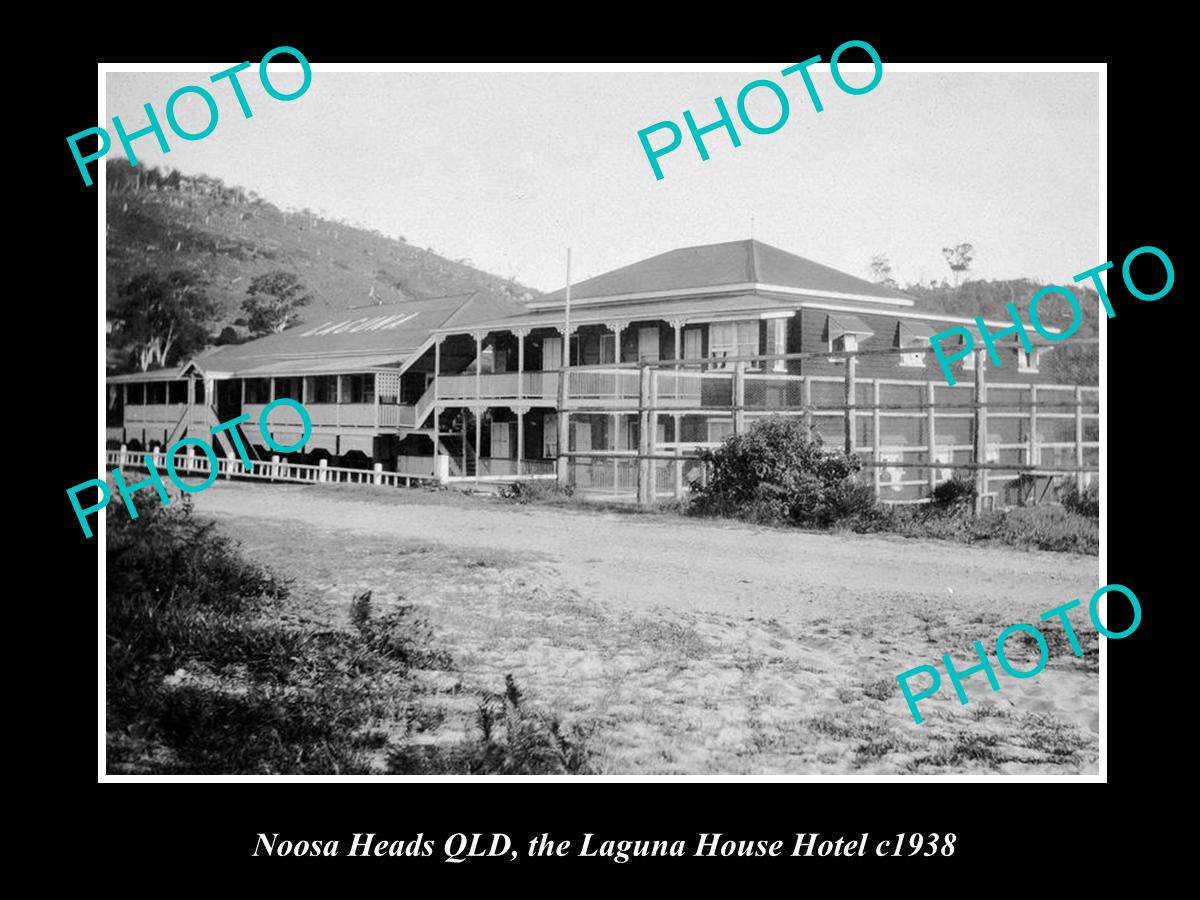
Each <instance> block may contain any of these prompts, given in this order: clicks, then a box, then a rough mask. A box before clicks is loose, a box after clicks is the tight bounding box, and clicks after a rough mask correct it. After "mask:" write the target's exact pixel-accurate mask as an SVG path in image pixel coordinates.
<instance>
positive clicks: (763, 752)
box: [194, 482, 1099, 774]
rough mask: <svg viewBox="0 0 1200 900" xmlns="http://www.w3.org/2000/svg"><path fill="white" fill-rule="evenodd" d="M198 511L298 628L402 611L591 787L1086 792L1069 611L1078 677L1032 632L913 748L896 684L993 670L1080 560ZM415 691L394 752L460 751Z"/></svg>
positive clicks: (544, 514) (1065, 591) (861, 543)
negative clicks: (576, 740)
mask: <svg viewBox="0 0 1200 900" xmlns="http://www.w3.org/2000/svg"><path fill="white" fill-rule="evenodd" d="M194 502H195V506H196V510H197V512H199V513H201V514H204V515H209V516H212V517H214V518H216V519H217V520H218V521H220V522H221V523H222V527H223V529H224V530H225V531H226V532H227V533H230V534H231V535H233V536H234V537H236V538H237V539H238V540H240V541H241V542H242V544H243V546H244V548H245V550H246V552H247V553H248V554H249V555H250V556H252V557H254V558H256V559H258V560H259V561H261V562H263V563H266V564H267V565H269V566H271V567H272V568H273V569H275V570H276V571H277V572H280V573H281V574H284V575H286V576H288V577H291V578H293V579H294V580H295V587H294V596H293V598H292V600H291V601H290V602H291V603H292V604H293V605H294V611H295V615H296V616H297V618H300V619H304V620H312V621H317V622H323V623H334V624H344V623H345V622H346V620H347V608H348V603H349V599H350V597H351V596H352V595H353V594H354V593H355V592H356V591H359V590H363V589H366V588H370V589H372V590H373V591H375V596H376V597H377V598H396V597H403V598H404V600H405V601H406V602H410V603H415V604H417V605H418V606H419V607H420V609H421V610H422V612H423V613H424V614H425V615H426V616H427V617H428V618H429V620H430V622H431V623H432V624H433V625H434V627H435V629H436V631H437V634H438V635H439V639H440V640H441V641H442V642H443V645H444V647H445V649H447V650H449V652H450V653H451V654H453V656H454V658H455V662H456V665H457V668H458V669H459V670H460V673H461V676H460V678H459V680H461V681H462V682H463V684H464V685H466V686H470V687H472V688H482V689H487V690H500V689H502V688H503V678H504V675H505V674H506V673H512V674H513V675H514V677H515V679H516V681H517V683H518V685H520V687H521V689H522V690H523V691H524V692H525V694H526V696H527V697H528V698H530V699H532V700H534V701H536V702H537V703H539V704H540V705H542V706H544V707H546V708H548V709H551V710H553V711H555V712H557V713H559V714H560V715H561V716H562V717H563V719H564V721H567V722H571V723H576V724H580V725H582V726H585V727H586V728H587V729H589V730H590V731H591V735H592V736H591V739H590V741H589V746H591V747H593V749H595V750H596V752H597V754H598V760H599V764H600V767H601V768H602V769H603V770H604V771H608V772H614V773H691V774H695V773H752V774H766V773H794V774H818V773H823V772H861V773H863V774H868V773H869V774H903V773H928V774H935V773H942V772H965V771H980V772H993V773H1018V772H1040V773H1047V774H1056V773H1060V774H1071V773H1091V772H1095V771H1096V761H1097V750H1098V747H1097V739H1098V730H1099V717H1098V676H1097V673H1096V661H1097V660H1096V648H1097V644H1096V634H1095V631H1094V629H1093V628H1092V626H1091V624H1090V622H1089V621H1088V619H1087V616H1086V611H1085V612H1084V613H1083V615H1082V616H1080V615H1079V614H1078V611H1076V613H1075V615H1073V617H1072V620H1073V622H1074V624H1075V628H1076V632H1077V633H1078V634H1079V636H1080V639H1081V641H1082V642H1083V644H1084V647H1085V657H1084V658H1083V659H1079V658H1076V657H1073V656H1072V655H1071V653H1070V650H1069V648H1068V647H1067V642H1066V638H1065V635H1064V634H1063V633H1062V632H1061V630H1058V629H1055V628H1050V627H1043V630H1044V631H1045V632H1046V633H1047V638H1048V640H1049V641H1050V646H1051V656H1050V665H1049V666H1048V667H1047V668H1046V669H1045V670H1044V671H1043V672H1042V673H1041V674H1040V675H1038V676H1036V677H1035V678H1031V679H1028V680H1023V681H1018V680H1015V679H1013V678H1011V677H1009V676H1007V675H1005V674H1004V673H1003V672H1000V671H999V668H998V667H997V671H998V673H999V679H1000V685H1001V688H1002V689H1001V690H1000V691H999V692H993V691H991V690H990V688H989V685H988V683H987V681H986V679H985V677H984V676H983V675H982V674H979V675H975V676H973V677H971V678H970V679H968V680H967V681H966V682H965V684H966V690H967V693H968V698H969V700H970V702H969V703H968V704H967V705H966V706H963V705H961V704H960V703H959V702H958V699H957V698H956V697H955V695H954V692H953V688H952V687H951V685H950V683H949V679H948V678H946V677H945V675H944V673H943V685H942V689H941V691H940V692H939V693H938V694H937V695H935V696H934V697H933V698H931V699H929V700H927V701H923V702H922V704H921V711H922V713H923V715H924V716H925V724H923V725H920V726H918V725H916V724H915V723H914V722H913V720H912V717H911V715H910V714H909V712H908V707H907V705H906V704H905V702H904V700H903V698H902V697H901V696H900V693H899V690H898V688H897V685H896V681H895V676H896V674H897V673H899V672H902V671H905V670H907V669H910V668H913V667H915V666H917V665H920V664H922V663H934V662H938V661H939V660H940V657H941V655H942V654H943V653H946V654H950V655H951V656H952V657H953V658H954V659H955V661H957V662H958V663H959V664H960V668H965V667H966V666H968V665H972V664H974V657H973V653H972V651H971V644H972V642H973V641H975V640H977V639H978V640H982V641H983V642H984V645H985V646H988V647H989V648H991V650H992V652H993V653H994V642H995V638H996V636H997V635H998V633H999V632H1000V631H1001V630H1002V629H1003V628H1004V627H1006V626H1007V625H1010V624H1013V623H1016V622H1033V623H1037V621H1038V618H1037V617H1038V615H1039V613H1041V612H1043V611H1045V610H1048V609H1050V608H1052V607H1055V606H1059V605H1061V604H1062V603H1064V602H1066V601H1068V600H1070V599H1073V598H1075V597H1081V596H1082V599H1083V601H1084V604H1085V605H1086V602H1087V598H1088V597H1089V596H1090V594H1091V592H1092V591H1093V590H1094V589H1095V587H1096V585H1097V584H1098V583H1099V580H1098V579H1099V572H1098V564H1097V560H1096V558H1095V557H1085V556H1074V555H1070V554H1061V553H1044V552H1037V551H1021V550H1013V549H1009V548H989V547H969V546H964V545H960V544H953V543H946V542H939V541H918V540H911V539H905V538H893V537H878V536H862V535H850V534H846V535H842V534H835V535H830V534H817V533H807V532H801V531H796V530H791V529H767V528H756V527H752V526H748V525H744V524H741V523H717V522H705V521H697V520H691V519H686V518H681V517H678V516H672V515H662V516H655V515H636V514H627V513H617V512H597V511H590V510H574V509H557V508H548V507H542V506H516V505H513V504H510V503H508V502H505V501H501V500H499V499H495V498H483V497H461V496H458V495H453V496H448V495H447V494H444V493H430V492H423V491H396V492H384V491H380V490H378V489H372V488H367V487H362V488H360V487H353V486H337V487H334V486H322V487H316V486H299V485H257V484H246V483H235V484H229V483H225V482H221V483H218V484H215V485H214V486H213V487H211V488H210V489H208V490H206V491H205V492H203V493H202V494H198V495H196V496H195V498H194ZM1030 647H1032V642H1030ZM1025 649H1026V648H1025V647H1024V646H1023V644H1022V639H1014V640H1013V641H1011V642H1010V644H1009V656H1010V658H1011V659H1012V660H1013V663H1014V665H1016V666H1019V667H1022V668H1024V667H1027V666H1028V664H1029V663H1028V662H1023V660H1029V661H1031V660H1032V658H1033V657H1032V656H1028V657H1026V656H1023V655H1022V653H1023V652H1024V651H1025ZM1030 652H1032V651H1030ZM993 664H995V663H994V659H993ZM440 677H441V679H442V681H445V680H446V678H447V676H446V675H445V674H443V675H442V676H440ZM450 680H455V679H453V678H452V679H450ZM923 684H924V683H923V682H922V683H921V684H919V685H918V687H920V686H923ZM430 685H431V687H430V696H429V702H430V703H431V704H433V705H434V706H435V707H436V715H432V716H431V717H429V721H430V722H433V723H436V724H435V725H434V726H431V727H429V728H427V729H425V730H423V731H420V733H414V731H413V729H412V728H411V724H410V727H409V728H408V730H407V731H406V733H405V734H404V735H402V736H401V738H402V739H405V740H413V741H453V740H456V739H460V738H461V737H462V735H463V734H465V733H466V732H467V731H468V730H469V729H470V728H472V727H473V726H472V724H471V721H472V715H471V714H472V710H471V709H469V708H463V705H462V702H461V701H462V699H463V698H461V697H460V695H459V693H458V692H455V691H453V690H451V688H452V685H450V684H442V683H441V682H439V680H438V679H437V678H433V677H432V676H431V679H430Z"/></svg>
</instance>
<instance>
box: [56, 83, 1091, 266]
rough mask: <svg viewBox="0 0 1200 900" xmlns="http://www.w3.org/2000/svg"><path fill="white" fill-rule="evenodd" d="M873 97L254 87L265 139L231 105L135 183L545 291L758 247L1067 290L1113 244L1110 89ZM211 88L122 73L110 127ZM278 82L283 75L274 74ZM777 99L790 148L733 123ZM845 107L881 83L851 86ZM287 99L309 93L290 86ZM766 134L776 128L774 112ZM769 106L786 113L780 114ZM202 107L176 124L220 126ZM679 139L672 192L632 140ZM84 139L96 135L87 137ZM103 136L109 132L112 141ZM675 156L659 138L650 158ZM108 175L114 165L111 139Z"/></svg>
mask: <svg viewBox="0 0 1200 900" xmlns="http://www.w3.org/2000/svg"><path fill="white" fill-rule="evenodd" d="M884 64H885V73H884V75H883V79H882V81H880V83H879V85H878V86H877V87H876V88H875V89H874V90H873V91H872V92H871V93H869V94H865V95H858V96H853V95H850V94H846V93H843V92H842V91H840V90H839V89H838V88H837V87H835V86H834V84H833V81H832V79H831V77H830V75H829V74H828V72H827V71H826V72H821V71H818V70H816V69H814V70H813V79H814V82H815V84H816V89H817V91H818V93H819V95H820V98H821V101H822V103H823V104H824V107H825V109H824V111H823V112H821V113H817V112H815V111H814V109H813V107H812V105H811V103H810V102H809V101H808V99H807V95H806V93H805V91H804V89H803V85H802V83H801V82H800V80H799V76H798V75H791V76H788V77H787V78H784V77H782V76H780V75H779V69H781V68H783V65H786V64H782V65H780V66H778V67H776V68H775V69H774V70H772V71H770V72H764V73H749V72H746V73H736V72H711V73H683V72H673V73H591V74H579V73H572V74H558V73H512V72H510V73H484V74H477V73H465V72H447V73H436V74H434V73H378V74H360V73H344V72H322V71H320V70H319V69H318V70H317V71H315V72H314V73H313V80H312V84H311V86H310V88H309V90H308V92H307V93H306V94H304V95H303V96H302V97H300V98H298V99H296V100H293V101H290V102H286V103H285V102H280V101H277V100H274V99H272V98H270V97H269V96H268V95H267V94H266V93H265V91H264V90H263V88H262V86H261V84H260V83H259V81H258V78H257V77H256V76H255V74H254V73H255V71H256V69H257V64H255V66H254V67H252V69H249V70H247V72H246V73H245V74H244V75H243V76H242V78H241V81H242V84H243V86H244V88H245V91H246V96H247V99H248V102H249V103H250V106H251V109H252V111H253V113H254V116H253V118H251V119H244V118H243V117H242V114H241V112H240V110H239V109H238V107H237V103H236V101H235V100H234V98H233V96H232V93H231V91H230V90H229V87H228V85H216V86H213V88H214V95H215V96H216V98H217V101H218V105H219V111H220V119H219V122H218V125H217V127H216V129H215V130H214V131H213V133H212V134H210V135H209V136H208V137H206V138H204V139H202V140H199V141H195V142H191V143H188V142H185V141H182V140H179V139H178V138H176V137H175V136H174V135H173V134H171V132H170V131H169V130H168V132H167V135H168V140H169V141H170V143H171V153H169V154H167V155H164V154H162V153H161V152H160V151H159V149H158V147H157V144H156V142H155V141H154V139H153V138H145V139H142V140H139V141H137V142H136V143H135V144H134V148H135V151H136V152H137V153H138V156H139V159H141V160H142V161H143V162H145V163H148V164H157V165H170V166H172V167H174V168H177V169H180V170H181V171H183V172H185V173H189V174H194V173H205V174H208V175H214V176H217V177H219V178H221V179H222V180H224V181H225V182H226V183H228V184H231V185H240V186H242V187H245V188H247V189H249V190H254V191H257V192H258V193H259V194H261V195H262V196H263V197H264V198H265V199H267V200H269V201H271V202H273V203H275V204H277V205H279V206H282V207H285V208H295V209H300V208H303V207H309V208H311V209H313V210H316V211H318V212H324V213H326V214H328V215H330V216H332V217H335V218H342V219H345V220H347V221H349V222H351V223H354V224H361V225H365V226H367V227H372V228H377V229H379V230H380V231H381V232H383V233H384V234H388V235H393V236H399V235H403V236H404V237H405V238H406V239H407V240H408V241H409V243H411V244H414V245H416V246H419V247H432V248H434V250H436V251H437V252H439V253H441V254H443V255H445V256H447V257H450V258H452V259H461V258H466V259H469V260H470V261H471V262H472V263H473V264H475V265H477V266H479V267H480V268H482V269H485V270H487V271H489V272H492V273H494V274H496V275H499V276H502V277H508V276H516V278H517V279H518V280H519V281H521V282H523V283H525V284H528V285H530V286H532V287H533V288H535V289H538V290H553V289H555V288H558V287H560V286H561V285H562V283H563V281H564V274H565V273H564V256H565V252H566V248H567V246H568V245H569V246H571V247H572V248H573V260H574V264H573V275H574V280H577V281H578V280H581V279H583V278H587V277H590V276H592V275H597V274H600V273H601V272H605V271H607V270H609V269H613V268H616V267H618V266H622V265H627V264H629V263H632V262H636V261H637V260H640V259H644V258H646V257H648V256H652V255H654V254H656V253H661V252H663V251H666V250H671V249H674V248H676V247H685V246H690V245H695V244H707V243H715V242H718V241H728V240H736V239H740V238H746V237H749V236H750V229H751V217H753V218H754V226H753V227H754V236H755V237H757V238H759V239H760V240H763V241H766V242H767V243H770V244H774V245H775V246H778V247H780V248H782V249H784V250H788V251H791V252H793V253H797V254H799V255H800V256H804V257H808V258H809V259H813V260H816V261H818V262H822V263H825V264H827V265H831V266H834V267H835V268H838V269H842V270H844V271H847V272H850V273H852V274H855V275H859V276H864V277H865V276H866V275H867V268H866V267H867V264H868V262H869V260H870V258H871V256H872V255H873V254H876V253H886V254H887V255H888V256H889V258H890V259H891V262H892V265H893V268H894V270H895V276H896V278H897V280H899V281H900V282H901V283H907V282H909V281H914V280H918V279H919V280H922V281H928V280H929V279H931V278H942V277H943V276H947V275H948V274H949V273H948V269H947V268H946V264H945V261H944V260H943V258H942V254H941V248H942V247H945V246H948V245H951V244H957V243H959V242H962V241H969V242H970V243H972V244H974V245H975V248H976V251H975V254H976V255H975V258H976V262H975V265H974V268H973V272H974V273H975V274H976V276H977V277H985V278H1010V277H1022V276H1028V277H1034V278H1039V279H1043V280H1045V281H1057V282H1069V280H1070V277H1071V276H1072V275H1073V274H1075V273H1077V272H1081V271H1083V270H1084V269H1088V268H1091V267H1092V266H1094V265H1096V264H1097V263H1099V262H1102V261H1103V260H1104V258H1105V257H1102V256H1099V255H1098V254H1099V253H1100V249H1099V241H1098V229H1099V218H1098V202H1099V201H1098V165H1099V159H1098V128H1099V116H1098V97H1099V91H1098V84H1099V83H1098V77H1099V76H1098V75H1096V74H1057V73H1038V74H1025V73H1022V74H1016V73H1013V74H933V73H905V72H889V71H887V69H886V60H885V61H884ZM215 71H217V69H215V68H213V69H208V70H205V71H203V72H195V73H185V72H171V73H161V72H160V73H153V74H140V73H109V74H108V76H107V103H108V116H109V117H110V118H111V116H113V115H114V114H116V115H120V116H121V117H122V121H123V122H124V123H125V125H126V128H127V130H131V131H132V130H134V129H135V128H138V127H141V126H143V125H144V124H145V114H144V113H143V112H142V104H143V103H145V102H150V103H152V104H153V105H154V107H155V109H156V110H157V111H158V113H159V118H160V120H161V121H162V122H163V125H164V127H166V120H165V115H164V113H163V110H164V107H165V103H166V99H167V97H168V96H170V94H171V93H172V91H174V90H175V89H176V88H178V87H181V86H182V85H184V84H207V79H208V76H209V75H211V74H213V72H215ZM272 73H273V74H274V73H275V68H274V64H272ZM761 77H773V79H774V80H775V81H776V82H777V83H779V84H780V86H781V87H783V89H784V90H785V92H786V93H787V95H788V98H789V100H790V105H791V113H790V117H789V119H788V121H787V123H786V124H785V125H784V126H783V127H782V128H781V129H780V130H779V131H777V132H775V133H774V134H767V135H757V134H753V133H750V132H749V131H748V130H747V129H745V128H744V127H741V123H740V122H738V121H737V112H736V98H737V95H738V92H739V90H740V89H741V88H742V86H743V85H744V84H746V82H748V81H750V80H752V79H754V78H761ZM846 78H847V80H848V81H850V82H851V83H859V84H862V83H865V82H866V81H867V80H868V76H867V75H865V74H859V75H857V76H854V75H847V76H846ZM276 83H277V86H278V88H279V89H280V90H283V91H288V90H291V89H292V88H293V87H294V86H296V85H298V84H299V77H298V76H296V77H294V78H292V79H291V80H290V81H289V80H288V77H287V76H286V75H283V74H280V76H279V77H278V78H277V79H276ZM717 96H721V97H723V98H725V102H726V104H727V106H728V107H729V109H730V111H731V113H732V114H733V116H734V120H735V123H737V125H738V129H739V134H740V136H741V139H742V146H741V147H738V148H736V149H734V148H733V147H732V145H731V144H730V142H729V139H728V137H727V136H726V134H725V133H724V132H723V131H721V132H716V131H714V132H712V133H711V134H709V135H706V138H708V140H707V143H708V145H709V151H710V154H711V158H710V159H709V160H708V161H707V162H702V161H701V160H700V158H699V156H698V154H697V152H696V149H695V147H694V145H693V144H692V143H691V139H690V138H689V137H688V135H687V131H686V126H684V124H683V110H685V109H690V110H692V112H693V115H694V116H695V119H696V122H697V123H698V125H704V124H706V123H708V122H711V121H714V120H715V119H716V118H717V112H716V108H715V105H714V103H713V98H714V97H717ZM752 99H757V100H761V102H759V103H755V102H752V103H751V104H750V113H751V117H752V118H755V119H757V120H759V121H761V122H763V123H764V124H767V123H770V122H771V121H772V120H773V118H775V117H777V115H778V105H777V103H776V101H774V100H772V99H771V95H770V94H769V92H768V91H767V90H765V89H760V90H758V91H756V92H755V94H754V95H752ZM772 104H776V105H774V106H772ZM203 109H204V108H203V103H202V102H201V100H200V99H199V98H197V97H195V96H189V97H187V98H185V99H184V100H183V101H181V102H180V104H179V106H178V108H177V114H178V116H179V119H180V122H181V124H183V125H184V126H185V127H189V128H193V129H197V130H198V129H199V128H200V127H202V126H203V123H204V122H205V121H206V116H205V115H204V114H203ZM663 119H673V120H674V121H675V122H677V123H678V124H679V125H680V126H681V128H683V129H684V142H683V144H682V145H681V146H680V148H679V149H678V150H676V151H675V152H673V153H671V154H668V155H666V156H664V157H662V158H661V160H660V163H661V165H662V167H663V171H664V174H665V177H664V179H663V180H662V181H656V180H655V178H654V174H653V172H652V170H651V168H650V165H649V163H648V162H647V160H646V156H645V154H644V153H643V151H642V149H641V145H640V143H639V141H638V138H637V131H638V129H640V128H645V127H647V126H649V125H651V124H653V123H655V122H658V121H661V120H663ZM86 124H93V123H84V124H81V125H80V128H83V127H86ZM105 124H108V125H109V127H110V131H111V123H105ZM666 137H667V136H666V135H665V134H659V135H656V136H655V137H654V140H655V142H656V146H657V142H660V141H663V140H665V139H666ZM113 143H114V149H113V151H112V152H111V154H110V155H121V151H120V145H119V143H118V142H117V141H116V140H115V138H114V141H113Z"/></svg>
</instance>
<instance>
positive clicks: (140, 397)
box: [125, 384, 146, 406]
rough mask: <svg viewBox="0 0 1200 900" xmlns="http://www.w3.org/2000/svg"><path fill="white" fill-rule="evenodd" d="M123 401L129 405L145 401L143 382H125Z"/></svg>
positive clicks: (138, 404) (139, 404)
mask: <svg viewBox="0 0 1200 900" xmlns="http://www.w3.org/2000/svg"><path fill="white" fill-rule="evenodd" d="M125 390H126V391H127V392H128V393H126V395H125V402H126V403H128V404H129V405H130V406H134V405H137V406H141V405H142V404H144V403H145V402H146V386H145V385H144V384H127V385H125Z"/></svg>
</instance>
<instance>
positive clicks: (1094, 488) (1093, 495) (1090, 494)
mask: <svg viewBox="0 0 1200 900" xmlns="http://www.w3.org/2000/svg"><path fill="white" fill-rule="evenodd" d="M1058 499H1059V501H1060V502H1061V503H1062V505H1063V507H1064V508H1065V509H1067V510H1069V511H1070V512H1073V513H1075V514H1076V515H1080V516H1087V517H1088V518H1092V519H1098V518H1100V486H1099V485H1098V484H1096V483H1095V482H1093V483H1091V484H1089V485H1087V487H1085V488H1084V489H1083V490H1082V491H1081V490H1080V489H1079V485H1077V484H1076V483H1075V481H1074V480H1071V481H1068V482H1067V483H1066V485H1065V486H1064V487H1062V488H1061V489H1060V490H1059V492H1058Z"/></svg>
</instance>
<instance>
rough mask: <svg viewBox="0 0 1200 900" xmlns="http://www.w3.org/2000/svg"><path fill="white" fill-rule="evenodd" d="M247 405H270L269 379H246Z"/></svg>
mask: <svg viewBox="0 0 1200 900" xmlns="http://www.w3.org/2000/svg"><path fill="white" fill-rule="evenodd" d="M245 402H247V403H270V402H271V379H270V378H247V379H246V401H245Z"/></svg>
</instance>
